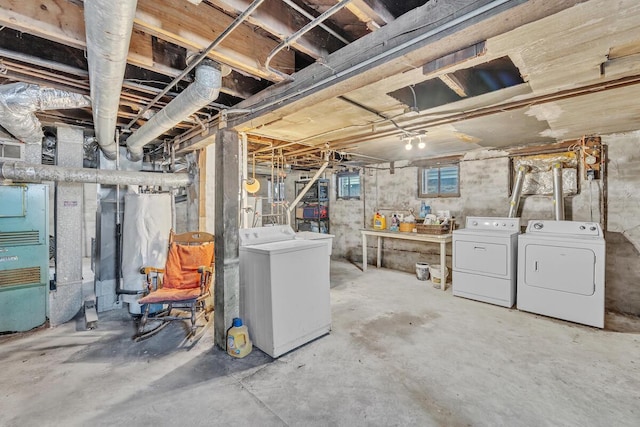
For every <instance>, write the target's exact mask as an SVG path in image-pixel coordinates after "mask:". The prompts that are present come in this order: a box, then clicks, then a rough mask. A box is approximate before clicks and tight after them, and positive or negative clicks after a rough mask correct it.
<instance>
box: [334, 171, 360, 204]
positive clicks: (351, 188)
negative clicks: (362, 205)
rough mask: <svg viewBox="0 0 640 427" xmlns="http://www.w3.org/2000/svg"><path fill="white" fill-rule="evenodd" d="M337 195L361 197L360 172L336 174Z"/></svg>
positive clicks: (352, 197)
mask: <svg viewBox="0 0 640 427" xmlns="http://www.w3.org/2000/svg"><path fill="white" fill-rule="evenodd" d="M336 181H337V185H336V189H337V194H336V197H337V198H338V199H343V200H348V199H358V200H359V199H360V173H359V172H339V173H337V174H336Z"/></svg>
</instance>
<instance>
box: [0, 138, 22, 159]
mask: <svg viewBox="0 0 640 427" xmlns="http://www.w3.org/2000/svg"><path fill="white" fill-rule="evenodd" d="M0 161H3V162H7V161H11V162H15V161H24V144H23V143H21V142H12V141H6V140H0Z"/></svg>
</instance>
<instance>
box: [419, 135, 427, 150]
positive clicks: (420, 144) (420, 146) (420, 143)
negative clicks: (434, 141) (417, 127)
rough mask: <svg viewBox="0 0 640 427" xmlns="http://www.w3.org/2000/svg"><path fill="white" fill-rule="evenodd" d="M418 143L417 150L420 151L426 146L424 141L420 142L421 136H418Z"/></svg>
mask: <svg viewBox="0 0 640 427" xmlns="http://www.w3.org/2000/svg"><path fill="white" fill-rule="evenodd" d="M418 141H420V142H418V148H419V149H421V150H422V149H423V148H424V147H426V146H427V144H425V143H424V141H422V135H420V136H418Z"/></svg>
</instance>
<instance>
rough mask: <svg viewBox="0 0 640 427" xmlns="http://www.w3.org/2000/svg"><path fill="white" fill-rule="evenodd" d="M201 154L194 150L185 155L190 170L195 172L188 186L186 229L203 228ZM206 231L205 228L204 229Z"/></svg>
mask: <svg viewBox="0 0 640 427" xmlns="http://www.w3.org/2000/svg"><path fill="white" fill-rule="evenodd" d="M200 156H201V155H200V154H199V153H198V152H197V151H194V152H192V153H189V154H187V155H186V156H185V158H186V159H187V164H188V165H189V171H190V172H192V173H193V174H194V177H193V182H192V183H191V184H189V186H188V187H187V229H186V230H185V231H195V230H202V229H201V228H200V202H199V200H200V196H201V194H200V174H201V173H202V172H201V171H200V170H199V167H198V166H199V160H198V158H199V157H200ZM203 231H204V230H203Z"/></svg>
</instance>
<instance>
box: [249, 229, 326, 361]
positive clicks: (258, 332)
mask: <svg viewBox="0 0 640 427" xmlns="http://www.w3.org/2000/svg"><path fill="white" fill-rule="evenodd" d="M239 235H240V317H241V318H242V319H243V321H244V323H245V324H246V325H247V327H248V329H249V336H250V338H251V340H252V341H253V343H254V345H255V346H256V347H258V348H259V349H260V350H262V351H264V352H265V353H267V354H268V355H269V356H271V357H274V358H276V357H279V356H281V355H283V354H284V353H287V352H289V351H291V350H293V349H295V348H297V347H299V346H301V345H303V344H305V343H307V342H309V341H311V340H314V339H316V338H318V337H320V336H322V335H325V334H327V333H329V331H330V330H331V306H330V295H329V287H330V286H329V262H328V259H329V249H328V247H329V245H328V244H327V241H326V240H303V239H296V233H295V232H294V231H293V229H292V228H291V227H289V226H288V225H283V226H275V227H256V228H246V229H242V230H240V232H239Z"/></svg>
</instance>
